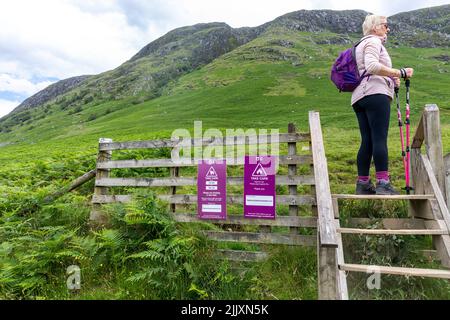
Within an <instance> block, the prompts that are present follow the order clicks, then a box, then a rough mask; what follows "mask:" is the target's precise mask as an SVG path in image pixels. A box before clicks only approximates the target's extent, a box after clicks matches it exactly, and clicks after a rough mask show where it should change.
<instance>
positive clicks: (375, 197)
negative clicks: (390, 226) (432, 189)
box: [331, 194, 436, 200]
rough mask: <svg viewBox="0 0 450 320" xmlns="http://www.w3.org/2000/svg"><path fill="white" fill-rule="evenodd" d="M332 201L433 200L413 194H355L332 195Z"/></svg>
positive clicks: (427, 195) (430, 197) (431, 196)
mask: <svg viewBox="0 0 450 320" xmlns="http://www.w3.org/2000/svg"><path fill="white" fill-rule="evenodd" d="M331 197H332V198H334V199H353V200H434V199H436V198H435V197H434V195H432V194H414V195H394V196H390V195H356V194H332V195H331Z"/></svg>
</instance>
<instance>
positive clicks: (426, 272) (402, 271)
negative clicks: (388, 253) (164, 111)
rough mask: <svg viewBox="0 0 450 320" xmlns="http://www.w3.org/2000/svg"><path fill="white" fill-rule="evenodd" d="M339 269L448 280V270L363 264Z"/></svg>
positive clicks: (449, 272)
mask: <svg viewBox="0 0 450 320" xmlns="http://www.w3.org/2000/svg"><path fill="white" fill-rule="evenodd" d="M339 269H340V270H343V271H353V272H365V273H372V274H373V273H376V272H378V273H381V274H392V275H401V276H407V277H425V278H439V279H450V270H439V269H418V268H402V267H386V266H375V265H363V264H343V265H339Z"/></svg>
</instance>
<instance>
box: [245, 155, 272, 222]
mask: <svg viewBox="0 0 450 320" xmlns="http://www.w3.org/2000/svg"><path fill="white" fill-rule="evenodd" d="M275 161H276V160H275V157H274V156H245V165H244V217H246V218H260V219H275Z"/></svg>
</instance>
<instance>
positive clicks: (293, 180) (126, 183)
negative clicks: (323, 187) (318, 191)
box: [95, 176, 315, 187]
mask: <svg viewBox="0 0 450 320" xmlns="http://www.w3.org/2000/svg"><path fill="white" fill-rule="evenodd" d="M275 183H276V184H277V185H279V186H287V185H291V184H296V185H310V184H314V183H315V182H314V177H312V176H276V177H275ZM227 184H228V185H236V186H239V185H243V184H244V178H243V177H227ZM95 185H96V186H105V187H183V186H196V185H197V178H196V177H167V178H107V179H99V180H96V181H95Z"/></svg>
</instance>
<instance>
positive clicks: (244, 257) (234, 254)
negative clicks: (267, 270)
mask: <svg viewBox="0 0 450 320" xmlns="http://www.w3.org/2000/svg"><path fill="white" fill-rule="evenodd" d="M217 251H218V252H219V254H220V255H221V256H222V257H223V258H225V259H227V260H230V261H248V262H259V261H263V260H266V259H267V258H268V254H267V253H266V252H261V251H243V250H225V249H219V250H217Z"/></svg>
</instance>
